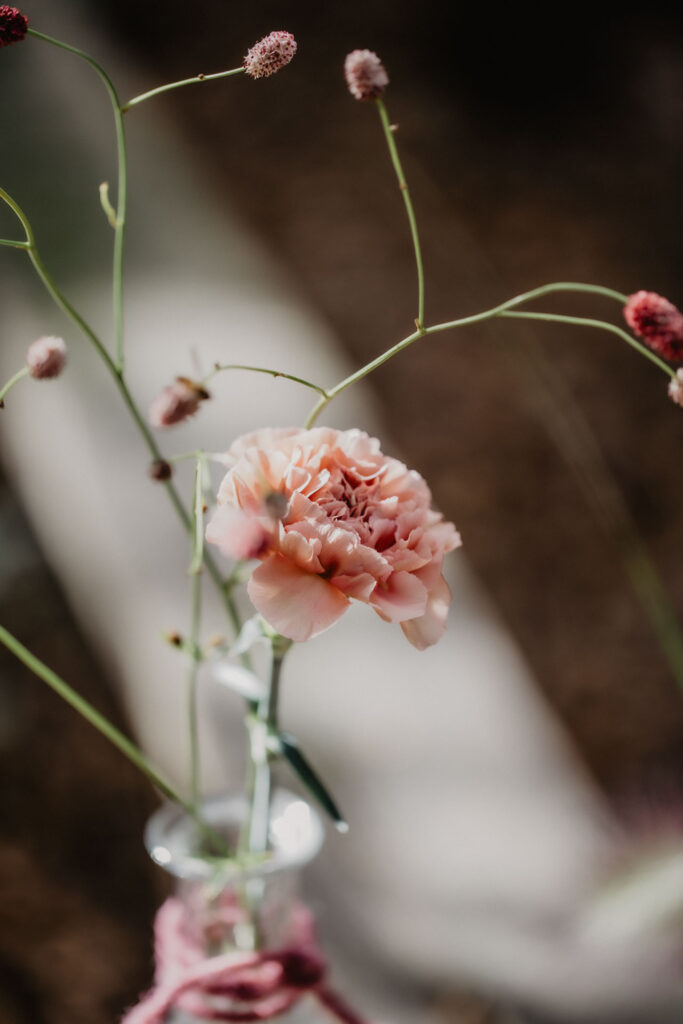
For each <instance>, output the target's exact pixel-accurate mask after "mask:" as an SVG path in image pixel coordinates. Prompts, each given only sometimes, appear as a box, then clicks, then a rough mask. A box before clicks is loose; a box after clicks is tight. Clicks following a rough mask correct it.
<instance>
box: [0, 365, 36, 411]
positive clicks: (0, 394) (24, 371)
mask: <svg viewBox="0 0 683 1024" xmlns="http://www.w3.org/2000/svg"><path fill="white" fill-rule="evenodd" d="M28 374H29V369H28V366H22V368H21V369H20V370H17V372H16V373H15V374H14V376H13V377H10V379H9V380H8V381H7V383H6V384H5V386H4V387H3V388H0V409H2V408H3V407H4V405H5V395H6V394H7V392H8V391H10V390H11V389H12V388H13V387H14V385H15V384H17V383H18V382H19V381H20V380H23V379H24V377H28Z"/></svg>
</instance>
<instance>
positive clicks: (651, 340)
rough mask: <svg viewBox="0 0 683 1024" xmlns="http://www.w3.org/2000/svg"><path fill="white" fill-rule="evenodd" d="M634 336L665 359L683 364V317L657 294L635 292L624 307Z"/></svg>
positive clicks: (625, 316)
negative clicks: (682, 362) (682, 361)
mask: <svg viewBox="0 0 683 1024" xmlns="http://www.w3.org/2000/svg"><path fill="white" fill-rule="evenodd" d="M624 319H625V320H626V323H627V324H628V325H629V327H630V328H631V330H632V331H633V333H634V334H637V335H638V337H639V338H642V339H643V341H644V342H645V344H646V345H647V346H648V347H649V348H651V349H652V350H653V351H654V352H657V353H658V354H659V355H660V356H663V357H664V359H669V360H670V361H671V362H678V361H680V360H683V313H681V312H680V310H678V309H677V308H676V307H675V306H674V304H673V303H672V302H669V300H668V299H665V298H663V297H662V296H661V295H657V293H656V292H645V291H640V292H636V293H635V294H634V295H631V296H630V297H629V300H628V302H627V303H626V305H625V306H624Z"/></svg>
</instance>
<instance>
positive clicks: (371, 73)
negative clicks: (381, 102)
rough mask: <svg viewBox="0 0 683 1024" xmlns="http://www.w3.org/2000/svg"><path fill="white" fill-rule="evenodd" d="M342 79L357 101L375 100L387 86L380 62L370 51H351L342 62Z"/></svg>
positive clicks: (387, 79)
mask: <svg viewBox="0 0 683 1024" xmlns="http://www.w3.org/2000/svg"><path fill="white" fill-rule="evenodd" d="M344 77H345V78H346V84H347V85H348V87H349V91H350V93H351V95H352V96H354V97H355V98H356V99H357V100H376V99H379V97H380V96H381V95H382V93H383V92H384V90H385V89H386V87H387V86H388V85H389V76H388V74H387V73H386V70H385V68H384V65H383V64H382V61H381V60H380V59H379V57H378V56H377V54H376V53H373V51H372V50H353V51H352V52H351V53H349V54H347V57H346V60H345V61H344Z"/></svg>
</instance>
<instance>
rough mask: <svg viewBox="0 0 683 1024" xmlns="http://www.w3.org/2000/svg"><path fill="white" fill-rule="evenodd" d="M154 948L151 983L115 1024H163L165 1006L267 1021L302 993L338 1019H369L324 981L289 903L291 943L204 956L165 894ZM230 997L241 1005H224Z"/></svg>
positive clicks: (306, 915) (300, 911)
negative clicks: (312, 998)
mask: <svg viewBox="0 0 683 1024" xmlns="http://www.w3.org/2000/svg"><path fill="white" fill-rule="evenodd" d="M154 951H155V960H156V971H155V984H154V988H153V989H152V990H151V991H150V992H148V993H147V995H145V996H143V997H142V999H141V1000H140V1002H139V1003H138V1005H137V1006H135V1007H133V1008H132V1009H131V1010H129V1011H128V1013H127V1014H126V1015H125V1017H124V1018H123V1021H122V1024H163V1021H164V1017H165V1016H166V1014H167V1012H168V1011H169V1010H170V1009H171V1008H172V1007H173V1006H179V1007H181V1008H182V1009H183V1010H185V1011H187V1012H188V1013H190V1014H192V1015H194V1016H195V1017H198V1018H199V1019H201V1020H214V1021H235V1022H249V1021H262V1020H271V1019H272V1018H273V1017H278V1016H279V1015H280V1014H282V1013H285V1012H286V1011H287V1010H289V1009H291V1007H292V1006H294V1004H295V1003H297V1002H298V1001H299V999H301V997H302V996H303V995H305V994H306V993H307V992H310V993H311V994H313V995H314V996H315V997H316V998H317V999H318V1001H319V1002H320V1004H321V1005H322V1006H324V1007H325V1009H326V1010H328V1011H329V1013H331V1014H332V1016H334V1017H336V1019H337V1020H339V1021H342V1024H369V1022H367V1021H366V1020H364V1018H362V1017H359V1016H358V1014H357V1013H356V1012H355V1011H354V1010H352V1009H351V1007H350V1006H348V1005H347V1004H346V1002H345V1001H344V1000H343V999H342V998H341V997H340V996H338V995H337V994H336V993H335V992H333V991H332V990H331V989H329V988H327V986H326V985H325V984H324V980H325V974H326V963H325V960H324V958H323V956H322V953H321V952H320V950H319V948H318V947H317V945H316V943H315V935H314V929H313V918H312V915H311V914H310V912H309V911H308V910H307V909H306V907H304V906H303V905H302V904H299V905H298V906H297V907H296V908H295V913H294V923H293V939H292V943H291V944H290V945H288V946H286V947H284V948H283V949H266V950H259V951H257V952H253V953H252V952H249V953H240V952H234V953H224V954H222V955H219V956H210V957H207V956H205V954H204V952H203V950H202V948H201V946H200V944H199V942H198V940H197V939H194V938H193V937H192V935H191V933H190V931H189V930H188V928H187V926H186V911H185V907H184V905H183V904H182V902H181V901H180V900H179V899H176V898H174V897H171V898H170V899H168V900H166V902H165V903H164V904H163V905H162V906H161V907H160V908H159V910H158V912H157V915H156V919H155V922H154ZM221 1000H225V1001H226V1004H225V1005H222V1004H221ZM230 1000H232V1001H235V1000H236V1001H239V1002H241V1003H243V1004H244V1006H243V1007H240V1008H239V1009H236V1008H234V1005H233V1007H232V1008H231V1007H230V1005H229V1001H230Z"/></svg>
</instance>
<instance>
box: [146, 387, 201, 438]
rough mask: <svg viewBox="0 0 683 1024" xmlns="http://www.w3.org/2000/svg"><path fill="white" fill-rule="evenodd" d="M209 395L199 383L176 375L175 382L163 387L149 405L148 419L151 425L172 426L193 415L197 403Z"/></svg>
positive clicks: (197, 405) (197, 406)
mask: <svg viewBox="0 0 683 1024" xmlns="http://www.w3.org/2000/svg"><path fill="white" fill-rule="evenodd" d="M210 397H211V396H210V395H209V392H208V391H207V390H206V388H203V387H202V386H201V384H197V383H195V381H193V380H189V379H188V378H187V377H176V379H175V383H174V384H169V386H168V387H167V388H164V390H163V391H162V392H161V394H160V395H157V397H156V398H155V399H154V401H153V402H152V404H151V405H150V407H149V421H150V423H151V424H152V426H153V427H172V426H173V425H174V424H176V423H182V422H183V420H186V419H189V417H190V416H194V414H195V413H196V411H197V409H198V408H199V403H200V402H203V401H204V400H205V399H207V398H210Z"/></svg>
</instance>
